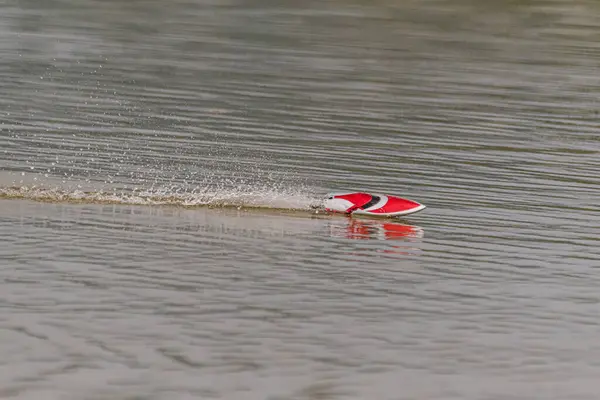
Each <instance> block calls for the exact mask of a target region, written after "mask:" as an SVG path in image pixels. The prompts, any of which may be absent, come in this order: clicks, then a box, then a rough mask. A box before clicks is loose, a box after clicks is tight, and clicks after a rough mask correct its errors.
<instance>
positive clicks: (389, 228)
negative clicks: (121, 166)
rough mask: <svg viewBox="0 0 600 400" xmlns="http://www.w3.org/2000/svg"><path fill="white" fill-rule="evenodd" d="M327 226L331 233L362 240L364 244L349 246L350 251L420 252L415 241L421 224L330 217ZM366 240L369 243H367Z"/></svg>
mask: <svg viewBox="0 0 600 400" xmlns="http://www.w3.org/2000/svg"><path fill="white" fill-rule="evenodd" d="M329 228H330V235H331V237H335V238H343V239H350V240H360V241H364V244H365V246H366V247H365V246H362V245H361V246H360V249H359V248H356V247H354V246H353V249H352V253H353V254H355V255H359V253H360V255H367V253H371V254H372V253H373V252H376V253H379V254H382V253H383V254H387V255H401V256H415V255H418V254H420V252H421V249H420V248H419V247H418V245H419V244H420V242H421V239H422V238H423V237H424V233H425V232H424V231H423V229H422V228H420V227H418V226H414V225H407V224H403V223H400V222H395V221H388V220H385V221H381V220H367V219H359V218H346V219H343V220H340V221H331V225H330V226H329ZM369 242H371V243H372V244H373V245H367V243H369ZM375 242H376V243H379V244H376V243H375Z"/></svg>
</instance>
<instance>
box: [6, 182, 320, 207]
mask: <svg viewBox="0 0 600 400" xmlns="http://www.w3.org/2000/svg"><path fill="white" fill-rule="evenodd" d="M0 198H5V199H26V200H34V201H50V202H78V203H111V204H127V205H174V206H182V207H193V206H216V207H236V206H237V207H264V208H277V209H294V210H309V209H311V208H314V207H315V206H318V205H319V204H320V199H319V198H317V197H316V196H313V195H309V194H306V193H302V192H294V191H291V190H288V191H285V190H280V189H279V190H278V189H269V188H235V189H223V190H214V189H213V190H208V189H206V190H203V189H201V188H196V189H194V191H191V192H187V191H186V192H176V191H174V190H170V189H154V190H131V191H106V190H104V191H102V190H100V191H83V190H66V189H63V188H60V187H56V188H44V187H36V186H12V187H0Z"/></svg>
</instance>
